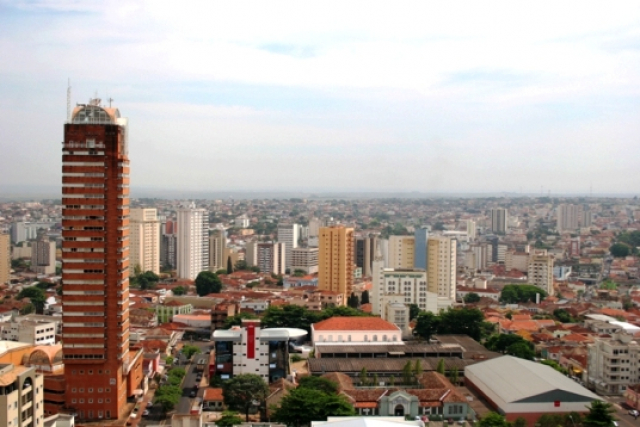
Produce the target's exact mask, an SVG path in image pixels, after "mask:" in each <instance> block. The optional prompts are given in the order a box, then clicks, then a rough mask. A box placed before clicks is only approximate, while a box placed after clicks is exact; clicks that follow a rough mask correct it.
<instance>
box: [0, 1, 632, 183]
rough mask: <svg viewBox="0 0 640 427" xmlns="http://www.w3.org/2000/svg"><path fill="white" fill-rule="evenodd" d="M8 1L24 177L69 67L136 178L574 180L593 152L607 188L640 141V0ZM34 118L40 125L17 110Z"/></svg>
mask: <svg viewBox="0 0 640 427" xmlns="http://www.w3.org/2000/svg"><path fill="white" fill-rule="evenodd" d="M0 10H4V11H6V12H7V13H4V14H0V57H2V58H3V60H2V61H0V78H1V80H0V91H1V92H2V93H3V94H5V96H4V98H3V99H0V110H2V111H4V113H3V114H0V136H2V138H0V149H2V150H3V152H10V153H12V156H13V157H12V156H9V157H7V158H6V159H2V158H0V169H3V170H6V171H9V172H10V173H9V174H8V175H9V176H13V177H16V178H11V179H16V180H18V179H22V178H17V177H18V176H20V174H19V169H18V168H17V166H16V162H15V160H12V159H15V158H20V159H23V158H25V156H24V150H26V152H34V151H38V148H36V147H40V145H38V144H45V141H51V139H52V137H51V135H52V134H59V133H60V132H61V123H60V124H56V123H57V122H56V120H61V119H60V118H59V116H62V117H63V116H64V109H65V105H64V89H65V88H64V85H65V84H66V80H67V77H71V79H72V85H73V86H74V94H75V96H74V101H75V100H85V98H87V97H89V96H90V95H91V94H93V92H94V90H99V91H100V92H101V94H103V97H105V98H106V96H107V95H109V96H113V97H114V98H116V102H117V103H120V106H121V108H122V110H123V114H124V115H126V116H129V117H130V119H131V124H132V134H133V135H134V136H135V141H136V143H134V144H133V145H132V156H133V155H136V156H138V157H137V159H135V160H134V164H136V168H137V169H135V168H134V172H133V173H132V175H133V176H134V183H135V182H140V183H141V185H153V184H156V183H161V184H162V185H172V186H174V187H175V186H179V185H180V183H184V185H195V184H194V183H198V185H211V184H210V183H212V182H215V183H219V184H220V185H223V186H224V187H225V188H229V187H230V186H236V188H251V186H254V185H257V184H260V185H261V186H264V187H270V188H275V187H278V186H289V185H295V186H304V185H308V186H310V187H318V185H325V186H329V187H330V186H334V187H340V186H347V187H349V188H364V187H368V188H376V187H384V188H387V189H400V188H405V189H407V190H413V189H418V190H434V189H433V188H426V187H424V186H440V187H446V188H445V189H447V190H456V189H457V190H460V191H462V190H465V189H467V188H469V189H471V187H473V189H475V190H481V189H484V188H485V187H490V188H487V190H489V189H495V190H499V189H500V188H501V186H504V185H507V184H508V185H513V186H516V187H521V186H522V187H527V186H528V185H529V183H530V182H531V181H536V182H538V181H544V180H548V181H552V182H553V181H556V180H558V181H561V182H562V185H564V186H565V187H566V189H567V190H569V189H574V188H575V189H577V188H581V186H582V185H583V182H584V181H585V179H587V177H586V174H587V172H585V170H589V171H594V170H598V171H601V172H602V175H603V177H601V179H602V180H603V183H602V184H603V185H605V184H606V186H608V188H609V190H614V189H615V188H616V185H617V182H618V181H616V180H614V179H611V180H608V179H609V178H607V173H606V171H609V174H610V175H611V176H613V171H614V170H615V169H616V168H619V167H622V168H623V169H624V170H627V169H628V168H630V163H629V160H628V159H631V158H634V157H637V155H638V154H640V153H639V152H638V151H639V150H640V149H639V148H636V147H638V144H637V143H636V142H637V141H636V140H635V135H636V134H637V131H638V130H640V129H637V126H636V125H635V122H636V120H635V119H634V117H637V114H638V113H639V111H638V103H637V101H635V98H636V97H637V96H638V95H639V94H640V87H639V85H640V83H639V82H640V55H639V53H640V29H639V28H638V25H637V22H638V17H639V16H640V3H638V2H617V3H613V4H604V3H600V2H586V3H585V2H577V1H576V2H573V1H572V2H536V3H531V4H523V3H514V2H511V1H501V2H500V1H499V2H477V1H468V2H442V3H433V2H423V1H415V2H402V3H397V2H396V3H390V2H339V1H334V2H322V3H303V2H279V1H270V2H261V1H251V2H214V1H199V2H196V1H186V2H180V3H179V4H178V3H175V2H173V3H170V2H162V1H156V0H148V1H142V0H141V1H130V2H124V3H123V2H78V1H61V0H57V1H44V0H41V1H22V2H18V3H13V2H2V1H0ZM2 15H4V17H3V16H2ZM105 92H107V93H105ZM269 96H273V98H274V99H273V100H272V101H270V100H269ZM35 105H37V107H35V108H34V106H35ZM9 111H10V113H8V112H9ZM52 111H55V112H56V114H58V115H57V116H56V117H54V118H53V120H52V118H51V112H52ZM34 120H35V121H37V122H40V123H45V122H46V123H47V126H46V127H43V128H42V129H29V131H28V132H27V131H24V130H22V129H25V128H27V127H29V125H30V123H32V122H33V121H34ZM53 139H55V138H53ZM434 141H437V142H434ZM49 143H50V142H46V144H49ZM15 144H17V146H21V147H24V150H21V151H18V150H15V148H14V147H15V146H16V145H15ZM136 144H138V145H136ZM56 148H59V147H56ZM49 149H50V148H49V146H47V149H46V150H49ZM46 150H45V151H38V152H39V153H47V156H53V157H55V156H59V152H58V151H51V152H48V151H46ZM603 151H604V152H606V155H602V154H597V153H598V152H603ZM149 153H151V154H152V155H150V154H149ZM43 156H44V157H43V158H50V157H47V156H45V155H44V154H43ZM26 157H27V158H28V157H29V156H26ZM220 159H223V160H220ZM616 162H618V164H617V165H616ZM163 164H169V165H173V166H172V167H175V168H176V169H173V168H172V167H167V166H161V165H163ZM187 164H188V165H190V167H189V168H188V171H186V172H185V171H184V170H182V169H181V168H180V166H181V165H187ZM212 165H213V166H212ZM576 165H579V166H576ZM39 167H41V169H42V171H43V172H42V173H43V175H42V176H47V177H51V176H55V174H56V173H58V172H57V171H58V170H59V168H57V166H56V165H51V166H50V167H48V166H47V165H46V163H45V164H39ZM239 169H240V170H242V173H238V170H239ZM158 170H161V171H162V173H158ZM451 170H454V171H455V172H454V173H453V175H452V176H447V177H446V179H445V178H443V175H446V174H448V173H449V174H450V171H451ZM335 171H339V173H335ZM505 175H510V176H515V177H517V179H514V180H513V183H512V182H511V180H505V179H504V176H505ZM292 176H294V177H295V179H293V180H292V178H291V177H292ZM563 176H565V177H566V178H562V177H563ZM33 179H37V176H34V177H33ZM631 184H633V185H636V188H637V184H640V182H635V181H631ZM134 185H135V184H134ZM546 185H548V186H551V183H547V184H546ZM534 187H537V184H536V185H534ZM512 190H513V189H512Z"/></svg>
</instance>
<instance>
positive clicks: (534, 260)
mask: <svg viewBox="0 0 640 427" xmlns="http://www.w3.org/2000/svg"><path fill="white" fill-rule="evenodd" d="M553 260H554V258H553V255H547V254H546V253H540V254H537V253H535V254H531V255H530V256H529V267H528V269H527V275H528V278H529V283H531V284H532V285H536V286H538V287H539V288H542V289H544V290H545V292H546V293H547V294H549V295H553Z"/></svg>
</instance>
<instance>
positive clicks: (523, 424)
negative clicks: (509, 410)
mask: <svg viewBox="0 0 640 427" xmlns="http://www.w3.org/2000/svg"><path fill="white" fill-rule="evenodd" d="M512 427H527V420H526V419H524V418H522V417H518V418H516V419H515V421H514V422H513V425H512Z"/></svg>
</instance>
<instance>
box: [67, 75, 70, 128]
mask: <svg viewBox="0 0 640 427" xmlns="http://www.w3.org/2000/svg"><path fill="white" fill-rule="evenodd" d="M70 121H71V79H69V78H68V79H67V122H70Z"/></svg>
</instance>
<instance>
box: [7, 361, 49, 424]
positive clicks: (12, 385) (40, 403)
mask: <svg viewBox="0 0 640 427" xmlns="http://www.w3.org/2000/svg"><path fill="white" fill-rule="evenodd" d="M0 377H1V378H2V381H1V383H0V425H2V426H7V427H32V426H43V425H44V379H43V376H42V375H39V374H37V373H36V369H35V368H30V367H26V366H15V365H13V364H2V365H0Z"/></svg>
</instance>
